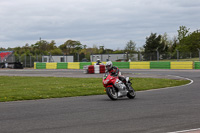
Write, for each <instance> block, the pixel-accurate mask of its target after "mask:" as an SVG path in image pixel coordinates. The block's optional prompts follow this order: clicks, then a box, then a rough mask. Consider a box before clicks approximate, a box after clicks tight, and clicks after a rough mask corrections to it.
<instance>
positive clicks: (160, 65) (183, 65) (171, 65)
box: [34, 61, 200, 69]
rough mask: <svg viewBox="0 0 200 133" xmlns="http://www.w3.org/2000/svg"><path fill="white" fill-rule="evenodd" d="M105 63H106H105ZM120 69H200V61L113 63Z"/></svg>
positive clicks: (68, 64)
mask: <svg viewBox="0 0 200 133" xmlns="http://www.w3.org/2000/svg"><path fill="white" fill-rule="evenodd" d="M103 63H105V62H103ZM91 64H94V63H91V62H63V63H56V62H51V63H39V62H35V63H34V69H83V67H84V66H88V65H91ZM113 66H117V67H118V68H119V69H200V61H195V62H192V61H189V62H162V61H160V62H153V61H152V62H113Z"/></svg>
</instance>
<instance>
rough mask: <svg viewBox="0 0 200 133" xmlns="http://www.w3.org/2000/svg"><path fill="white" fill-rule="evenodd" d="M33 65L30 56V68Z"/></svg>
mask: <svg viewBox="0 0 200 133" xmlns="http://www.w3.org/2000/svg"><path fill="white" fill-rule="evenodd" d="M31 65H32V63H31V55H30V67H31Z"/></svg>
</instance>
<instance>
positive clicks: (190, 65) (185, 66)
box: [171, 61, 193, 69]
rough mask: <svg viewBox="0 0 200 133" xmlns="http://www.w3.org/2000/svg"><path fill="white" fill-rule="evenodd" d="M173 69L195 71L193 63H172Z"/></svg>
mask: <svg viewBox="0 0 200 133" xmlns="http://www.w3.org/2000/svg"><path fill="white" fill-rule="evenodd" d="M171 69H193V62H192V61H191V62H171Z"/></svg>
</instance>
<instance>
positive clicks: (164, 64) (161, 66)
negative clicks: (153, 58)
mask: <svg viewBox="0 0 200 133" xmlns="http://www.w3.org/2000/svg"><path fill="white" fill-rule="evenodd" d="M170 66H171V65H170V62H150V69H170Z"/></svg>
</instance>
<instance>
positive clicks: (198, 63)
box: [194, 61, 200, 69]
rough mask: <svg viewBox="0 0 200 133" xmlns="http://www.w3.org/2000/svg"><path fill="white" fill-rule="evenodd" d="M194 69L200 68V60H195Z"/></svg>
mask: <svg viewBox="0 0 200 133" xmlns="http://www.w3.org/2000/svg"><path fill="white" fill-rule="evenodd" d="M194 69H200V62H196V61H195V62H194Z"/></svg>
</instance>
